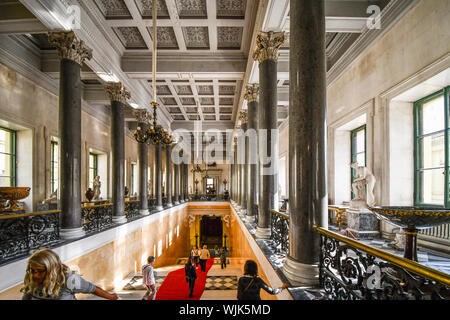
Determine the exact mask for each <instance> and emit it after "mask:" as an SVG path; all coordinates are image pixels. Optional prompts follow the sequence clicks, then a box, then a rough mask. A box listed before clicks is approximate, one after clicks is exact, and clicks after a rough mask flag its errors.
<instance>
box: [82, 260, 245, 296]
mask: <svg viewBox="0 0 450 320" xmlns="http://www.w3.org/2000/svg"><path fill="white" fill-rule="evenodd" d="M229 261H230V264H229V265H227V268H226V269H221V266H220V264H218V263H215V264H214V265H213V266H212V268H211V269H210V270H209V272H208V278H207V280H206V285H205V291H204V292H203V295H202V297H201V299H200V300H237V280H238V279H239V277H241V276H242V270H243V266H242V264H240V263H239V262H236V261H234V260H233V259H230V260H229ZM179 262H183V259H180V261H179ZM180 268H184V265H183V264H177V265H173V266H167V267H164V268H157V269H155V271H156V272H157V278H156V282H157V287H159V286H160V285H161V283H162V282H163V281H164V279H165V277H166V276H167V275H168V274H169V272H171V271H174V270H177V269H180ZM111 291H114V292H116V293H117V294H118V295H119V297H120V298H121V299H122V300H141V299H142V297H143V296H144V294H145V292H146V291H145V290H144V287H143V286H142V274H141V273H140V272H138V273H131V274H129V275H128V276H127V277H126V278H125V279H123V280H122V281H121V282H120V284H119V285H118V288H115V289H114V290H111ZM86 299H87V300H102V299H101V298H98V297H96V296H89V297H87V298H86Z"/></svg>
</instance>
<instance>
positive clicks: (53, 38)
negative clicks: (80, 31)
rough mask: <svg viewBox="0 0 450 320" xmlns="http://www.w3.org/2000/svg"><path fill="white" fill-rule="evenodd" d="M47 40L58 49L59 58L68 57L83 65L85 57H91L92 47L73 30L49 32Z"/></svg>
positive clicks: (89, 58) (88, 58)
mask: <svg viewBox="0 0 450 320" xmlns="http://www.w3.org/2000/svg"><path fill="white" fill-rule="evenodd" d="M48 40H49V42H50V44H51V45H53V46H55V47H56V48H57V49H58V53H59V57H60V58H61V59H69V60H72V61H75V62H76V63H78V64H79V65H83V63H84V60H86V59H87V60H91V59H92V49H91V48H89V47H87V46H86V45H85V43H84V41H83V40H80V39H79V38H78V37H77V35H76V34H75V32H73V31H52V32H49V33H48Z"/></svg>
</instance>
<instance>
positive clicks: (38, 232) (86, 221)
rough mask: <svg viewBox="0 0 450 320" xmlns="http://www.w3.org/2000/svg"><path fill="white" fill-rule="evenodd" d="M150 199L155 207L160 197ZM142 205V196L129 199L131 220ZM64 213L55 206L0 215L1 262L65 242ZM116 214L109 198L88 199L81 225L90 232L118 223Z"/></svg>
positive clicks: (82, 210) (137, 217)
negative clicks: (98, 201) (99, 201)
mask: <svg viewBox="0 0 450 320" xmlns="http://www.w3.org/2000/svg"><path fill="white" fill-rule="evenodd" d="M165 199H166V198H165ZM148 202H149V210H150V211H151V210H154V209H155V208H156V199H149V200H148ZM165 204H167V200H166V202H165ZM139 209H140V202H139V200H127V201H125V212H124V213H125V216H126V218H127V221H128V222H130V221H133V220H136V219H139V218H143V217H144V216H141V215H140V213H139ZM60 213H61V211H60V210H54V211H43V212H37V213H26V214H20V215H8V214H5V215H0V265H1V264H4V263H8V262H10V261H12V260H14V259H17V258H23V257H26V256H29V255H30V254H31V253H32V252H33V251H34V250H37V249H39V248H44V247H46V248H47V247H53V246H55V245H59V244H61V243H63V240H61V239H60V236H59V231H60V222H59V221H60ZM153 213H156V212H155V211H153ZM112 218H113V204H112V203H108V202H107V201H106V203H103V204H99V205H94V204H89V203H84V204H83V206H82V207H81V225H82V227H83V230H84V231H85V232H86V235H87V236H90V235H92V234H93V233H97V232H102V231H104V230H106V229H109V228H112V227H114V226H115V225H114V223H113V220H112Z"/></svg>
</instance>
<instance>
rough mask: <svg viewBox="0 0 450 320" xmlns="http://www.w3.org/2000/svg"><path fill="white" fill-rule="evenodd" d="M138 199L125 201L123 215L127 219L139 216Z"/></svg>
mask: <svg viewBox="0 0 450 320" xmlns="http://www.w3.org/2000/svg"><path fill="white" fill-rule="evenodd" d="M139 208H140V201H139V200H130V201H125V216H126V217H127V220H128V221H131V220H134V219H137V218H139V217H140V214H139Z"/></svg>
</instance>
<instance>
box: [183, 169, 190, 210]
mask: <svg viewBox="0 0 450 320" xmlns="http://www.w3.org/2000/svg"><path fill="white" fill-rule="evenodd" d="M183 166H184V201H185V202H188V201H189V165H188V164H186V163H185V164H183Z"/></svg>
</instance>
